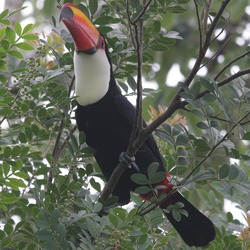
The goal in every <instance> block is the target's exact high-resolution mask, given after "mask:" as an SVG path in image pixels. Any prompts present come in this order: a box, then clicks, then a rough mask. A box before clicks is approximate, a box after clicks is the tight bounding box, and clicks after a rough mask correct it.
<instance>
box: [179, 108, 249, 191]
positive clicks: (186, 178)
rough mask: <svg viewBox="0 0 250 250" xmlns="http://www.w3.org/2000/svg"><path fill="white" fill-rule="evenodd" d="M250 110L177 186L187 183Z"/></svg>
mask: <svg viewBox="0 0 250 250" xmlns="http://www.w3.org/2000/svg"><path fill="white" fill-rule="evenodd" d="M249 114H250V112H248V113H246V114H245V115H244V116H243V117H242V118H241V119H240V120H239V121H238V122H237V123H235V124H234V125H233V126H232V127H231V128H230V129H229V130H228V131H227V133H226V134H225V135H224V136H223V137H222V138H221V140H220V141H218V142H217V143H216V144H215V145H214V146H213V147H212V148H211V150H210V151H209V152H208V153H207V154H206V156H205V157H204V158H203V159H202V160H201V161H200V162H199V163H198V164H197V165H196V166H195V167H194V169H193V170H192V171H191V172H190V173H189V174H188V175H187V176H186V177H185V178H184V179H183V180H182V181H180V183H179V184H178V185H177V186H182V185H183V184H185V182H186V181H187V180H188V179H189V178H190V177H191V176H192V175H193V173H194V172H195V171H196V170H197V169H198V168H200V167H201V165H202V164H203V163H204V162H205V161H206V160H207V159H208V158H209V157H210V156H211V155H212V154H213V152H214V151H215V150H216V149H217V148H218V147H219V146H220V144H221V143H223V142H224V141H225V140H226V139H227V137H228V136H229V134H230V133H231V132H232V131H233V130H234V129H235V128H236V127H237V126H238V125H239V124H240V123H241V122H242V121H243V120H244V119H245V118H246V117H247V116H249Z"/></svg>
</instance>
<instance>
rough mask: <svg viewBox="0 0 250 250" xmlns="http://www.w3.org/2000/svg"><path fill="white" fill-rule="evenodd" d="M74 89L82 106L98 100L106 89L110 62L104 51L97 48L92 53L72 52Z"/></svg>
mask: <svg viewBox="0 0 250 250" xmlns="http://www.w3.org/2000/svg"><path fill="white" fill-rule="evenodd" d="M74 67H75V77H76V80H75V91H76V96H77V101H78V103H79V104H80V105H82V106H87V105H89V104H93V103H95V102H98V101H99V100H100V99H101V98H102V97H104V96H105V94H106V93H107V91H108V88H109V81H110V64H109V61H108V59H107V56H106V54H105V51H104V50H102V49H98V50H97V52H96V53H95V54H93V55H88V54H84V53H77V52H75V54H74Z"/></svg>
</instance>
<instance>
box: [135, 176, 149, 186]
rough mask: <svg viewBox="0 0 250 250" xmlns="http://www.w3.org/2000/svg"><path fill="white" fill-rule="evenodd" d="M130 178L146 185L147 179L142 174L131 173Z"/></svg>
mask: <svg viewBox="0 0 250 250" xmlns="http://www.w3.org/2000/svg"><path fill="white" fill-rule="evenodd" d="M131 180H132V181H133V182H135V183H136V184H139V185H148V184H149V181H148V179H147V177H146V175H144V174H140V173H135V174H132V175H131Z"/></svg>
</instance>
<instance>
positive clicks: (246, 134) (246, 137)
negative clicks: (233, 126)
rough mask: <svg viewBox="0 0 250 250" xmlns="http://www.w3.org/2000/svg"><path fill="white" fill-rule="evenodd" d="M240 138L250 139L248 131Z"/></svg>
mask: <svg viewBox="0 0 250 250" xmlns="http://www.w3.org/2000/svg"><path fill="white" fill-rule="evenodd" d="M242 140H246V141H250V132H246V133H245V134H244V136H243V138H242Z"/></svg>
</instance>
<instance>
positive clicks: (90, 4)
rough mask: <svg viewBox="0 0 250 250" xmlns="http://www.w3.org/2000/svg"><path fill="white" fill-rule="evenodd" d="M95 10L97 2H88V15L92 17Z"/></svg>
mask: <svg viewBox="0 0 250 250" xmlns="http://www.w3.org/2000/svg"><path fill="white" fill-rule="evenodd" d="M97 8H98V1H97V0H91V1H89V10H90V13H91V15H92V16H93V15H94V14H95V13H96V11H97Z"/></svg>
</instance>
